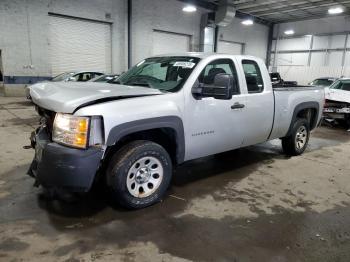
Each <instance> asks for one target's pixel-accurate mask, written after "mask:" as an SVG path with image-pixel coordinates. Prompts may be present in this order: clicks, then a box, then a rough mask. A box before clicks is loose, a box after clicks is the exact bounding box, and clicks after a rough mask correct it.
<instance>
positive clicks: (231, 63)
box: [29, 53, 324, 208]
mask: <svg viewBox="0 0 350 262" xmlns="http://www.w3.org/2000/svg"><path fill="white" fill-rule="evenodd" d="M31 97H32V99H33V102H34V104H35V105H36V109H37V111H38V113H39V114H40V115H41V116H42V120H41V126H40V127H38V129H37V130H36V131H35V132H34V133H33V134H32V136H31V142H32V146H33V148H35V157H34V160H33V162H32V165H31V167H30V170H29V174H30V175H31V176H33V177H34V178H35V180H36V184H37V185H42V186H43V187H46V188H51V189H55V188H59V189H64V190H69V191H71V192H79V191H83V192H86V191H88V190H89V189H90V188H91V187H92V185H93V183H94V182H95V181H97V180H99V181H103V182H104V183H105V185H106V187H108V188H109V189H110V192H111V196H112V197H113V198H114V199H115V200H116V201H118V202H119V203H121V204H122V205H124V206H125V207H128V208H142V207H146V206H149V205H151V204H153V203H155V202H157V201H159V200H160V199H161V198H162V197H163V196H164V194H165V192H166V190H167V188H168V186H169V183H170V180H171V176H172V170H173V166H175V165H179V164H181V163H183V162H184V161H188V160H191V159H195V158H200V157H204V156H208V155H212V154H216V153H220V152H224V151H228V150H233V149H237V148H241V147H246V146H250V145H254V144H257V143H262V142H265V141H268V140H272V139H276V138H281V140H282V147H283V149H284V152H285V153H286V154H288V155H299V154H301V153H303V151H304V150H305V148H306V146H307V143H308V140H309V136H310V130H312V129H314V128H315V127H316V126H317V124H318V123H319V121H320V119H321V114H322V109H323V104H324V91H323V89H317V88H308V89H305V88H304V89H303V88H286V87H283V88H281V89H274V90H273V89H272V85H271V80H270V76H269V73H268V71H267V69H266V66H265V64H264V62H263V61H262V60H261V59H258V58H255V57H251V56H233V55H222V54H202V53H184V54H174V55H166V56H157V57H151V58H148V59H145V60H143V61H141V62H140V63H138V64H137V65H135V66H134V67H133V68H131V69H130V70H129V71H127V72H126V73H124V74H123V75H121V77H120V78H118V79H117V80H116V81H115V83H114V85H113V84H103V83H93V82H91V83H51V82H48V83H41V84H37V85H35V86H32V88H31Z"/></svg>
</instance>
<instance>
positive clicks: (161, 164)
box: [106, 140, 172, 209]
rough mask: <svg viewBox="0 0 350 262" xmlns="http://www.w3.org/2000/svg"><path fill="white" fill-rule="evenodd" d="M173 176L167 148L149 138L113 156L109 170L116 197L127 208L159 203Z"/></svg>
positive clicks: (113, 193)
mask: <svg viewBox="0 0 350 262" xmlns="http://www.w3.org/2000/svg"><path fill="white" fill-rule="evenodd" d="M171 176H172V163H171V159H170V157H169V154H168V153H167V151H166V150H165V149H164V148H163V147H162V146H160V145H158V144H156V143H153V142H150V141H144V140H139V141H134V142H131V143H129V144H127V145H125V146H124V147H122V148H121V149H120V150H119V151H118V152H116V153H115V155H114V156H113V157H112V159H111V161H110V163H109V165H108V168H107V172H106V177H107V185H108V187H109V188H110V191H111V193H112V196H113V198H114V199H115V200H116V201H117V202H119V203H120V204H121V205H122V206H124V207H126V208H132V209H138V208H143V207H146V206H150V205H153V204H154V203H156V202H159V201H160V200H161V198H162V197H163V196H164V194H165V192H166V190H167V188H168V186H169V184H170V180H171Z"/></svg>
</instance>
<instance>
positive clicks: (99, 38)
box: [49, 16, 111, 75]
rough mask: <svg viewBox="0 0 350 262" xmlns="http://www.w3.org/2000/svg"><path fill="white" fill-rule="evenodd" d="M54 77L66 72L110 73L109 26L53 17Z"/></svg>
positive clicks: (52, 48)
mask: <svg viewBox="0 0 350 262" xmlns="http://www.w3.org/2000/svg"><path fill="white" fill-rule="evenodd" d="M49 43H50V59H51V65H52V75H58V74H60V73H62V72H67V71H80V70H87V71H90V70H91V71H100V72H106V73H109V72H111V28H110V25H109V24H105V23H99V22H90V21H85V20H78V19H70V18H63V17H57V16H50V26H49Z"/></svg>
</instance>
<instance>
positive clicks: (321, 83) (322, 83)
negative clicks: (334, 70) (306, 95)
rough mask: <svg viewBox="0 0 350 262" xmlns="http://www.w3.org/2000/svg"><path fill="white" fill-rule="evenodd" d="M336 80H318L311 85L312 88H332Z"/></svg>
mask: <svg viewBox="0 0 350 262" xmlns="http://www.w3.org/2000/svg"><path fill="white" fill-rule="evenodd" d="M333 82H334V80H332V79H316V80H314V81H312V82H311V83H310V85H312V86H330V85H331V84H332V83H333Z"/></svg>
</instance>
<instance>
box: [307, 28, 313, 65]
mask: <svg viewBox="0 0 350 262" xmlns="http://www.w3.org/2000/svg"><path fill="white" fill-rule="evenodd" d="M313 45H314V36H313V35H311V40H310V47H309V57H308V58H307V66H310V65H311V56H312V48H313Z"/></svg>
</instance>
